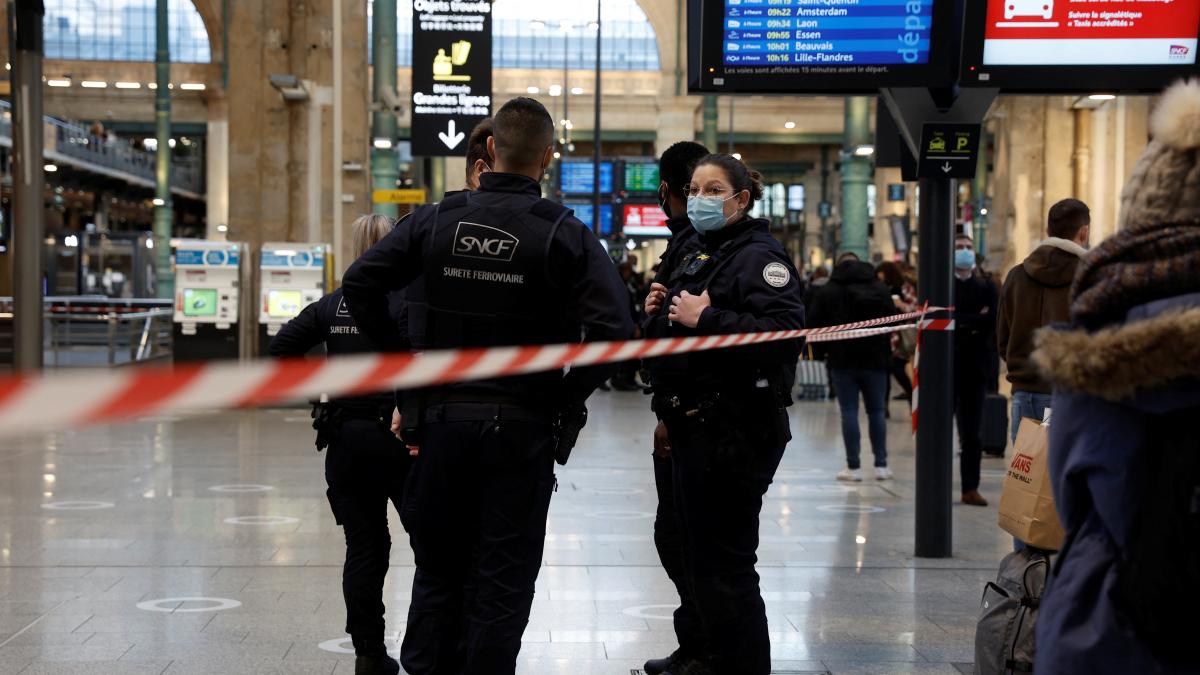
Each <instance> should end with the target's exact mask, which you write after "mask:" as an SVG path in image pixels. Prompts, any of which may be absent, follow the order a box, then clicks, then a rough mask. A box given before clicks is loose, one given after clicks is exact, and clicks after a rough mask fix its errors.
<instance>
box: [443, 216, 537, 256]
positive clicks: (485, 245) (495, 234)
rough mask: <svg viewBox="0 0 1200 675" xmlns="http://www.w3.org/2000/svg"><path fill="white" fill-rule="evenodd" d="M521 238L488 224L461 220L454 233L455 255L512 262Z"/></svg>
mask: <svg viewBox="0 0 1200 675" xmlns="http://www.w3.org/2000/svg"><path fill="white" fill-rule="evenodd" d="M520 243H521V242H520V240H519V239H517V238H516V237H514V236H512V235H511V234H509V233H507V232H505V231H504V230H500V229H497V228H494V227H490V226H488V225H479V224H477V223H467V222H460V223H459V224H458V230H456V231H455V233H454V255H457V256H462V257H464V258H480V259H482V260H500V261H503V262H510V261H512V259H513V255H514V254H515V253H516V252H517V245H518V244H520Z"/></svg>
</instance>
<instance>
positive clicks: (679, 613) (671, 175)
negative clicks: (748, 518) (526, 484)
mask: <svg viewBox="0 0 1200 675" xmlns="http://www.w3.org/2000/svg"><path fill="white" fill-rule="evenodd" d="M707 155H708V149H707V148H705V147H704V146H703V145H700V144H699V143H693V142H691V141H682V142H680V143H676V144H675V145H672V146H671V147H669V148H667V150H666V151H665V152H663V154H662V157H661V158H660V159H659V161H658V174H659V177H660V178H661V180H662V182H661V183H660V184H659V186H658V202H659V204H660V205H661V206H662V210H663V213H665V214H666V215H667V227H669V228H670V229H671V239H670V241H668V242H667V249H666V251H664V252H663V254H662V257H660V258H659V260H658V273H657V274H655V276H654V282H653V283H652V284H651V286H650V295H649V296H648V298H647V302H646V307H647V316H650V312H649V310H650V309H654V308H656V306H661V304H662V297H663V295H664V294H665V293H666V292H667V287H666V286H664V285H663V284H665V283H666V281H667V279H669V278H670V277H671V274H672V273H673V272H674V270H675V268H676V267H677V266H678V265H679V261H680V260H682V259H683V258H684V256H686V255H687V254H689V253H691V252H692V251H694V250H696V249H697V248H699V247H700V240H699V237H698V235H697V234H696V230H695V228H693V227H692V223H691V221H690V220H688V215H687V186H688V180H689V179H690V178H691V177H692V169H694V168H695V167H696V162H698V161H700V160H701V159H703V158H704V157H705V156H707ZM666 328H667V326H666V323H665V322H657V321H654V320H650V321H647V322H646V326H645V330H644V333H645V335H646V337H647V338H649V339H653V338H661V337H668V334H667V333H668V332H669V331H665V329H666ZM655 330H663V331H665V332H664V333H663V334H661V335H659V334H655V333H654V332H653V331H655ZM658 364H659V361H657V360H651V361H648V362H647V363H646V368H647V370H648V371H649V373H650V385H651V387H654V381H655V370H656V368H657V366H658ZM653 457H654V485H655V487H656V489H657V492H658V511H657V513H656V514H655V517H654V547H655V548H656V549H658V559H659V560H660V561H661V562H662V566H663V569H664V570H666V572H667V576H668V577H670V579H671V582H672V583H673V584H675V590H676V591H677V592H678V593H679V607H678V608H676V609H675V616H674V619H675V637H676V638H677V639H678V640H679V648H678V649H676V650H675V652H674V653H673V654H671V655H670V656H668V657H666V658H660V659H651V660H650V661H647V662H646V666H645V670H646V673H648V675H659V673H662V672H665V671H669V670H671V669H672V668H676V669H677V668H679V667H682V666H683V665H684V664H685V663H686V662H687V661H688V660H689V659H691V658H693V657H696V656H699V655H700V654H701V653H702V651H703V649H704V630H703V625H702V623H701V621H700V614H699V611H698V610H697V609H696V602H695V600H694V599H693V597H692V592H691V587H690V585H689V584H688V583H687V575H686V574H685V572H684V566H683V532H682V530H681V529H680V525H679V516H678V514H677V513H676V511H675V490H674V488H673V480H674V479H673V478H672V473H673V471H672V468H671V442H670V439H669V438H668V437H667V427H666V425H665V424H664V423H663V422H662V420H661V419H660V420H659V423H658V427H657V428H656V429H655V430H654V455H653Z"/></svg>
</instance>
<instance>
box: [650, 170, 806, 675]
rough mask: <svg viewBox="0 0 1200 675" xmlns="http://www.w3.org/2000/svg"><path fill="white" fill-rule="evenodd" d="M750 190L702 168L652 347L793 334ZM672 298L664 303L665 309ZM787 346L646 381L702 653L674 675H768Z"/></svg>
mask: <svg viewBox="0 0 1200 675" xmlns="http://www.w3.org/2000/svg"><path fill="white" fill-rule="evenodd" d="M761 197H762V182H761V177H760V176H759V175H758V174H757V173H756V172H753V171H750V170H749V169H748V168H747V167H746V165H745V164H743V163H742V162H741V161H740V160H738V159H735V158H733V157H731V156H729V155H709V156H708V157H705V158H704V159H702V160H700V161H699V162H698V163H697V165H696V168H695V170H694V172H693V174H692V179H691V183H690V185H689V186H688V218H689V220H690V221H691V223H692V226H693V227H694V228H695V229H696V230H697V232H699V235H700V248H699V250H696V251H694V252H692V253H690V254H688V255H687V256H686V257H685V258H684V259H683V260H682V261H681V262H680V263H679V265H678V266H677V267H676V268H675V270H673V272H672V273H671V275H670V277H669V278H668V279H667V280H666V283H665V284H664V285H663V286H661V287H656V289H655V290H654V291H652V292H651V294H650V296H649V297H648V298H647V305H648V309H650V310H652V312H651V318H650V319H648V321H649V322H657V323H658V325H657V326H654V328H655V329H656V331H657V332H654V333H652V334H658V335H672V336H684V335H717V334H734V333H754V332H763V331H778V330H791V329H796V328H801V327H803V324H804V305H803V303H802V301H801V292H800V286H799V284H798V282H797V274H796V270H795V268H794V267H793V266H792V263H791V261H790V260H789V258H788V256H787V254H786V253H785V251H784V249H783V247H782V246H780V244H779V243H778V242H777V241H775V239H774V238H772V237H771V234H770V232H769V224H768V222H767V221H765V220H762V219H757V218H751V217H750V216H749V215H748V214H749V211H750V209H751V208H752V207H753V206H754V202H755V200H757V199H760V198H761ZM664 288H665V290H663V289H664ZM668 298H669V302H668ZM798 354H799V343H798V341H783V342H771V343H765V344H761V345H753V346H746V347H737V348H732V349H721V350H716V351H710V352H702V353H699V354H694V355H690V356H685V357H670V358H669V359H668V360H667V362H666V363H663V364H660V365H661V368H660V369H659V371H658V374H657V375H656V377H655V383H654V385H655V396H654V407H655V411H656V412H657V413H658V415H659V416H660V417H661V418H662V420H663V421H664V422H665V423H666V427H667V433H668V436H669V442H670V446H671V456H672V458H673V460H674V483H675V494H676V503H677V509H678V512H679V514H680V518H681V521H682V526H683V530H684V539H685V544H684V558H685V568H686V571H687V574H688V576H689V577H690V579H689V580H690V582H691V584H692V585H693V588H694V591H695V599H696V604H697V607H698V609H699V612H700V615H701V618H702V622H703V626H704V634H705V640H706V643H707V644H706V649H705V650H704V651H705V653H704V654H700V655H698V656H696V657H693V658H690V659H688V660H687V662H686V663H676V664H673V665H672V667H671V670H670V671H669V672H670V673H671V674H672V675H679V673H687V674H688V675H699V674H701V673H703V674H705V675H707V674H709V673H719V674H720V675H742V674H745V675H767V673H769V672H770V670H771V646H770V640H769V638H768V637H767V617H766V609H765V606H764V604H763V600H762V596H761V593H760V591H759V585H758V582H759V577H758V573H757V572H756V571H755V569H754V564H755V562H757V559H758V558H757V555H756V552H757V549H758V519H759V513H760V511H761V510H762V498H763V495H764V494H765V492H766V490H767V487H768V486H769V485H770V483H771V480H772V478H773V477H774V474H775V470H776V468H777V467H778V466H779V462H780V460H781V459H782V457H783V450H784V446H786V445H787V442H788V441H789V440H790V439H791V433H790V431H789V428H788V416H787V411H786V410H785V409H786V407H787V406H788V405H790V404H791V396H790V392H791V386H792V384H793V382H794V380H795V368H796V360H797V357H798Z"/></svg>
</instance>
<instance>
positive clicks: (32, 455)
mask: <svg viewBox="0 0 1200 675" xmlns="http://www.w3.org/2000/svg"><path fill="white" fill-rule="evenodd" d="M891 405H892V419H891V421H890V423H889V444H890V448H891V450H892V452H891V465H892V467H893V468H894V470H895V472H896V480H894V481H889V482H883V483H879V482H876V481H874V480H868V481H867V482H864V483H862V484H860V485H843V484H839V483H837V482H836V481H835V480H834V474H835V473H836V472H837V471H838V470H839V469H841V468H842V467H843V466H844V459H843V451H842V445H841V440H840V432H839V429H840V426H839V423H838V417H837V409H836V405H835V404H834V403H832V402H800V403H797V404H796V406H794V407H793V408H792V415H791V417H792V431H793V434H794V436H795V438H794V440H793V441H792V443H791V444H790V445H789V446H788V451H787V454H786V456H785V458H784V460H783V464H782V466H781V467H780V470H779V473H778V475H777V476H776V480H775V484H774V485H773V486H772V487H771V490H770V492H769V493H768V494H767V498H766V500H765V507H764V509H763V514H762V528H761V532H762V546H761V549H760V551H759V555H760V563H759V566H758V569H759V572H760V574H761V575H762V586H763V595H764V597H765V599H766V604H767V612H768V615H769V621H770V629H771V640H772V653H773V658H774V661H775V671H776V672H778V673H826V672H832V673H926V674H929V675H933V674H938V675H941V674H943V673H944V674H946V675H957V674H958V673H969V672H970V666H969V665H967V664H969V663H970V662H971V661H972V653H973V640H974V637H973V636H974V623H975V619H976V616H977V612H978V606H979V599H980V595H981V593H982V590H983V586H984V584H985V583H986V582H987V581H989V580H992V579H993V578H994V576H995V573H996V568H997V566H998V564H999V560H1000V559H1001V557H1003V555H1004V554H1005V553H1006V551H1007V550H1009V548H1010V546H1011V540H1010V539H1009V538H1008V537H1007V536H1006V535H1005V534H1004V533H1003V532H1001V531H1000V530H999V528H998V527H997V526H996V510H995V504H996V502H997V501H998V498H999V485H1000V479H1001V476H1002V475H1003V472H1002V469H1003V467H1002V463H1001V462H1000V461H998V460H991V459H986V460H984V469H983V489H982V491H983V493H984V495H985V496H987V497H988V498H989V499H990V500H991V501H992V506H991V507H989V508H977V507H967V506H962V505H960V504H958V503H956V504H955V506H954V509H953V514H954V554H955V556H954V558H953V559H949V560H927V559H917V558H914V557H913V554H912V552H913V527H914V523H913V496H914V480H913V440H912V436H911V434H910V433H909V427H908V422H907V419H908V417H907V412H908V409H907V405H906V404H904V403H902V402H892V404H891ZM590 407H591V410H592V415H591V419H590V421H589V423H588V426H587V428H586V430H585V431H584V434H583V437H582V440H581V443H580V446H579V447H578V448H577V449H576V451H575V454H574V457H573V458H572V460H571V464H570V465H569V466H568V467H566V468H561V467H560V468H559V469H558V471H557V474H558V479H559V483H560V487H559V490H558V493H557V494H555V495H554V498H553V502H552V506H551V509H550V520H549V525H548V532H549V534H548V537H547V541H546V552H545V562H544V566H543V567H542V570H541V574H540V577H539V578H538V584H537V597H536V599H535V602H534V609H533V614H532V616H531V618H530V623H529V627H528V629H527V630H526V632H525V639H524V646H523V648H522V651H521V659H520V664H519V668H518V672H520V673H522V674H528V675H533V674H539V675H541V674H554V673H572V674H577V675H591V674H599V673H606V674H608V673H611V674H616V675H626V674H628V673H631V672H637V669H639V668H640V667H641V664H642V662H643V661H644V660H645V659H646V658H649V657H658V656H663V655H665V654H667V653H669V652H670V651H671V650H672V649H673V648H674V646H675V644H674V634H673V632H672V629H671V622H670V620H669V617H670V613H671V610H672V608H673V607H674V605H673V604H672V603H674V602H675V601H676V598H675V596H674V590H673V588H672V586H671V585H670V582H669V581H668V580H667V577H666V575H665V574H664V573H663V571H662V570H661V568H660V567H659V564H658V559H657V555H656V553H655V550H654V543H653V540H652V535H651V528H652V523H653V512H654V509H655V491H654V483H653V476H652V472H651V468H650V456H649V453H650V450H649V439H650V434H651V430H652V428H653V417H652V415H651V413H650V412H649V410H648V399H647V398H646V397H644V396H642V395H640V394H633V393H615V392H614V393H604V392H598V393H597V395H596V396H595V397H593V399H592V400H591V403H590ZM309 422H310V420H309V417H308V413H307V410H302V409H288V410H259V411H248V412H238V413H222V414H211V415H204V416H198V417H190V418H186V419H174V418H157V419H147V420H143V421H139V422H136V423H131V424H127V425H122V426H114V427H107V428H92V429H82V430H76V431H63V432H59V433H54V434H51V435H48V436H45V437H43V438H30V439H26V440H23V441H18V442H6V443H5V444H4V445H3V446H0V675H11V674H14V673H20V674H22V675H35V674H42V673H87V675H106V674H109V673H112V674H116V673H120V674H122V675H126V674H141V673H146V674H150V675H157V674H159V673H169V674H172V675H174V674H183V673H205V674H207V673H231V674H241V673H247V674H249V673H323V674H329V673H337V674H342V673H352V672H353V669H354V659H353V657H352V656H350V655H349V653H350V650H349V640H348V639H347V638H346V635H345V633H344V630H343V626H344V620H345V616H344V610H343V606H342V598H341V587H340V572H341V563H342V559H343V552H344V548H343V539H342V533H341V530H340V528H338V527H337V526H336V525H335V524H334V521H333V516H332V515H331V514H330V513H329V507H328V503H327V501H326V499H325V494H324V489H325V485H324V474H323V456H322V455H318V454H317V453H316V452H315V451H314V448H313V444H312V435H313V432H312V430H311V428H310V426H309ZM863 423H864V436H865V419H864V420H863ZM864 445H866V441H865V439H864ZM867 453H868V451H867V448H866V447H864V454H865V455H866V456H868V457H869V454H867ZM865 463H866V464H868V465H869V463H870V462H869V461H867V462H865ZM955 475H956V477H957V467H956V468H955ZM956 492H957V490H956ZM391 520H392V531H393V540H394V542H395V543H394V544H393V548H392V570H391V573H390V574H389V576H388V585H387V590H386V598H385V601H386V604H387V619H388V622H387V623H388V632H389V635H390V636H392V637H389V642H390V643H392V641H393V638H394V637H396V636H399V635H400V634H401V633H402V631H403V630H404V621H405V616H406V613H407V609H408V594H409V590H410V584H411V581H412V575H413V567H412V554H411V552H410V551H409V550H408V548H407V538H406V537H405V536H404V534H403V531H402V529H401V528H400V527H399V524H398V518H396V517H395V514H394V512H393V513H392V514H391ZM393 646H394V643H393Z"/></svg>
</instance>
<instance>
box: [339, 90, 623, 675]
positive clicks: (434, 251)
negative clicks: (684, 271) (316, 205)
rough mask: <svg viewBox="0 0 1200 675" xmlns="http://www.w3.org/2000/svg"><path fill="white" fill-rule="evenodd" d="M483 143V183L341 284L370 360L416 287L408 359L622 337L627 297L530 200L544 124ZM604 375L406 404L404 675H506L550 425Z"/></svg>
mask: <svg viewBox="0 0 1200 675" xmlns="http://www.w3.org/2000/svg"><path fill="white" fill-rule="evenodd" d="M493 133H494V136H493V137H492V139H491V141H489V143H488V149H489V154H490V155H491V156H492V157H494V158H495V162H496V164H495V166H494V168H495V171H494V172H492V173H485V174H483V175H482V176H480V189H479V190H478V191H476V192H468V193H463V194H458V195H452V196H450V197H448V198H446V199H445V200H443V201H442V202H441V203H440V204H437V205H431V206H426V207H422V208H420V209H418V210H417V211H416V213H414V215H413V217H411V218H409V219H407V220H405V221H403V222H401V223H400V224H399V225H398V226H397V227H396V229H395V230H394V231H393V232H392V233H391V234H389V235H388V236H387V237H386V238H385V239H384V240H383V241H381V242H380V243H379V244H378V245H376V246H375V247H374V248H372V249H371V250H370V251H368V252H367V253H366V254H365V255H363V256H362V257H361V258H359V259H358V261H357V262H355V263H354V265H353V266H351V268H350V270H349V271H348V272H347V273H346V276H345V278H344V280H343V288H344V291H345V296H346V299H347V301H348V302H349V304H350V311H351V313H352V314H353V315H354V318H355V320H356V321H357V322H358V325H359V326H360V327H362V328H363V330H364V332H365V333H366V334H367V335H368V336H370V337H371V338H372V339H373V340H374V341H376V343H378V344H380V345H385V346H386V345H391V344H393V343H394V341H398V340H400V336H399V335H398V334H397V331H396V327H395V326H394V325H393V324H392V322H391V321H390V319H389V316H388V313H387V294H388V293H389V292H392V291H394V290H396V289H400V288H404V287H405V286H407V285H408V284H410V283H412V282H413V281H414V280H415V279H417V278H418V277H420V278H421V279H423V281H424V295H425V304H424V305H423V306H422V307H421V308H420V309H419V310H418V308H416V307H413V310H412V316H411V317H410V321H411V322H412V323H413V324H418V323H419V324H420V329H419V330H412V331H410V334H411V335H413V336H414V345H413V346H414V348H416V349H453V348H461V347H489V346H499V345H527V344H546V343H562V342H578V341H579V339H580V336H581V334H582V335H583V336H584V339H587V340H609V339H623V338H626V337H628V336H629V335H630V334H631V333H632V332H633V325H632V322H631V320H630V318H629V314H628V311H625V309H624V308H623V305H622V301H623V299H624V296H625V293H626V291H625V289H624V287H623V286H622V284H621V280H620V278H619V277H618V276H617V274H616V271H615V270H614V269H613V265H612V263H611V262H610V260H609V258H608V255H607V254H606V253H605V251H604V249H603V247H602V246H601V245H600V242H599V241H598V240H597V239H596V237H595V236H594V235H593V234H592V233H591V231H590V230H589V229H588V228H587V227H585V226H584V225H583V223H581V222H579V220H578V219H577V218H575V217H574V216H573V215H571V213H570V211H569V210H567V209H565V208H564V207H562V206H561V205H559V204H555V203H553V202H549V201H546V200H544V199H541V197H540V195H541V188H540V186H539V183H538V181H539V180H540V179H541V178H542V176H543V174H544V173H545V168H546V166H547V165H548V164H549V163H550V162H551V161H552V159H553V142H554V123H553V121H552V120H551V118H550V115H549V113H547V112H546V109H545V108H544V107H543V106H542V105H541V104H540V103H538V102H537V101H534V100H532V99H529V98H517V99H514V100H512V101H509V102H508V103H506V104H505V105H504V106H503V107H502V108H501V109H500V110H499V112H497V113H496V115H495V117H494V127H493ZM417 335H421V336H422V337H421V343H420V344H418V343H417V342H416V337H415V336H417ZM608 374H609V369H607V368H582V369H571V370H570V372H568V373H566V374H564V373H562V372H560V371H553V372H547V373H540V374H534V375H525V376H520V377H512V378H507V379H503V380H488V381H481V382H465V383H459V384H452V385H448V386H444V387H440V388H437V389H435V390H433V391H430V392H429V393H428V394H427V395H425V396H423V397H421V398H422V399H423V400H420V401H419V404H417V405H414V403H413V399H414V398H415V397H413V396H405V398H404V415H403V419H402V422H403V427H404V429H405V432H406V434H407V436H406V442H409V443H410V445H417V444H418V443H419V455H418V456H417V459H416V462H415V463H414V465H413V469H412V475H411V477H410V481H409V484H408V486H407V489H408V493H407V495H406V501H405V507H404V516H403V519H404V523H405V526H406V528H407V530H408V532H409V535H410V539H411V543H412V545H413V551H414V554H415V558H416V565H417V571H416V575H415V578H414V580H413V594H412V604H411V606H410V610H409V616H408V627H407V630H406V631H405V636H404V643H403V646H402V649H401V662H402V663H403V665H404V668H405V670H406V671H407V672H409V673H410V674H411V675H432V674H440V673H469V674H476V673H502V674H510V673H513V672H515V669H516V659H517V654H518V652H519V650H520V646H521V635H522V633H523V632H524V630H525V625H526V623H527V621H528V618H529V610H530V606H531V605H532V602H533V591H534V582H535V581H536V579H537V574H538V568H539V566H540V565H541V560H542V551H543V547H544V543H545V531H546V512H547V509H548V507H549V503H550V493H551V491H552V490H553V487H554V483H555V478H554V472H553V464H554V460H555V458H556V457H555V454H556V446H557V452H558V454H559V456H558V459H559V460H560V461H565V457H564V456H563V451H564V449H565V448H564V447H563V442H562V435H561V432H560V431H558V429H556V426H559V428H560V429H561V428H565V427H567V426H568V425H566V424H562V425H556V422H559V421H562V420H564V418H565V419H566V420H567V421H574V420H578V419H579V415H580V412H582V406H583V402H584V400H585V399H586V398H587V397H588V396H589V395H590V394H591V393H592V392H593V391H594V390H595V389H596V387H597V386H598V385H599V384H600V383H601V382H603V381H604V380H605V379H606V378H607V376H608ZM564 411H567V412H569V413H570V414H569V416H564ZM569 426H573V427H574V428H575V429H576V430H577V429H578V422H575V423H573V424H571V425H569ZM566 435H568V436H569V434H566Z"/></svg>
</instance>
